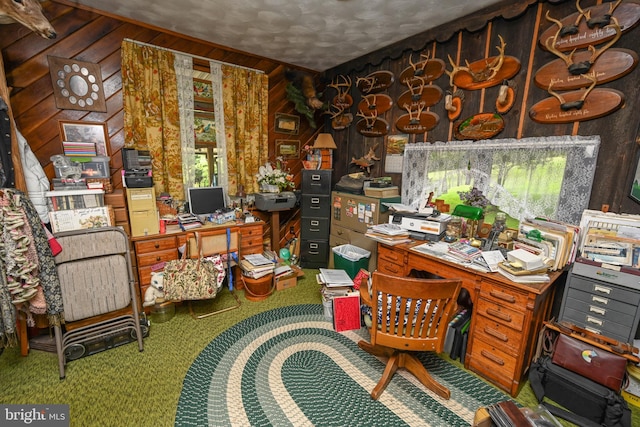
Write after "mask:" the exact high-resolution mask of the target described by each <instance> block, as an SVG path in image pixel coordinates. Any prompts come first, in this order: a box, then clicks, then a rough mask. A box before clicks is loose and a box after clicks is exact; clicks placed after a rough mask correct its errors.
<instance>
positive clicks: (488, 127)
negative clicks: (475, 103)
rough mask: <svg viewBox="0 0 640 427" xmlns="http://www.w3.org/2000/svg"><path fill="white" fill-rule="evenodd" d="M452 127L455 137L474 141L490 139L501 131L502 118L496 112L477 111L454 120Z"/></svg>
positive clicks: (502, 126)
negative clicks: (461, 118) (456, 120)
mask: <svg viewBox="0 0 640 427" xmlns="http://www.w3.org/2000/svg"><path fill="white" fill-rule="evenodd" d="M453 129H454V132H453V136H455V137H456V139H460V140H465V139H471V140H474V141H478V140H481V139H490V138H493V137H494V136H496V135H497V134H499V133H500V132H502V130H503V129H504V120H503V119H502V116H501V115H500V114H497V113H479V114H474V115H473V116H471V117H468V118H466V119H464V120H461V121H459V122H456V123H455V124H454V126H453Z"/></svg>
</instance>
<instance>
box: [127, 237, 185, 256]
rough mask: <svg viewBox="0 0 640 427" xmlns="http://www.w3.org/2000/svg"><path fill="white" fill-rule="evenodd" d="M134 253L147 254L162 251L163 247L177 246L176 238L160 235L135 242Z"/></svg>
mask: <svg viewBox="0 0 640 427" xmlns="http://www.w3.org/2000/svg"><path fill="white" fill-rule="evenodd" d="M135 245H136V253H137V254H138V255H140V254H147V253H150V252H156V251H163V250H165V249H171V248H177V243H176V238H175V237H174V236H172V237H161V238H158V239H153V240H144V241H141V242H136V243H135Z"/></svg>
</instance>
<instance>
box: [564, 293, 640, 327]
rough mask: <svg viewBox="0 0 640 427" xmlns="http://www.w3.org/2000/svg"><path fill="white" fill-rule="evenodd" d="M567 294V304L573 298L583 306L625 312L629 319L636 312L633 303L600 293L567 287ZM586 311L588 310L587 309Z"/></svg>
mask: <svg viewBox="0 0 640 427" xmlns="http://www.w3.org/2000/svg"><path fill="white" fill-rule="evenodd" d="M568 292H569V293H568V294H567V304H568V303H569V300H573V301H575V302H576V303H582V304H584V305H585V306H593V307H599V308H601V309H603V310H607V311H617V312H620V313H626V314H628V315H629V316H631V321H633V317H634V316H635V314H636V307H637V306H635V305H633V304H629V303H628V302H626V301H618V300H614V299H611V298H609V297H606V296H602V295H594V294H592V293H589V292H585V291H582V290H579V289H575V288H569V290H568ZM587 311H588V310H587Z"/></svg>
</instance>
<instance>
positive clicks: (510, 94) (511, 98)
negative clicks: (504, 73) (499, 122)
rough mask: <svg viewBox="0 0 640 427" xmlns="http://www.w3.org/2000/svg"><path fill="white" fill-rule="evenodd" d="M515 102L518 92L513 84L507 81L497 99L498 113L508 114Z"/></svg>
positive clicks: (501, 87)
mask: <svg viewBox="0 0 640 427" xmlns="http://www.w3.org/2000/svg"><path fill="white" fill-rule="evenodd" d="M515 101H516V91H515V89H514V87H513V86H512V85H511V83H509V81H507V80H505V81H504V82H503V83H502V85H501V86H500V90H499V91H498V96H497V97H496V112H497V113H499V114H506V113H508V112H509V110H511V107H513V104H514V103H515Z"/></svg>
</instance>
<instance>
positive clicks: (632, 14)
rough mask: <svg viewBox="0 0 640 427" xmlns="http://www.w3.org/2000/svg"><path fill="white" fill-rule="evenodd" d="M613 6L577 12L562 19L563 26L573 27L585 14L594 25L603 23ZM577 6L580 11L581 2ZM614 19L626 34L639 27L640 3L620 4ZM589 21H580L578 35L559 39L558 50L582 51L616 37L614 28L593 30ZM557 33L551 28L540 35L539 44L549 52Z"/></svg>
mask: <svg viewBox="0 0 640 427" xmlns="http://www.w3.org/2000/svg"><path fill="white" fill-rule="evenodd" d="M612 4H613V2H609V3H603V4H600V5H597V6H591V7H588V8H586V9H584V11H583V12H575V13H573V14H571V15H568V16H566V17H564V18H562V19H560V22H561V25H562V26H563V27H567V26H571V25H573V24H574V23H575V22H576V20H577V19H578V18H579V17H580V15H581V14H583V13H589V14H590V17H591V20H592V23H593V22H596V21H601V19H599V18H602V17H604V16H605V15H606V14H607V13H608V12H609V10H610V9H611V8H612ZM576 5H577V7H578V9H580V8H579V1H577V2H576ZM612 17H614V18H615V19H616V20H617V21H618V24H619V25H620V30H621V31H622V33H623V34H624V33H626V32H627V31H629V30H630V29H632V28H633V27H635V26H636V25H638V22H640V3H637V2H625V3H621V4H619V6H617V7H616V8H615V10H614V11H613V14H612ZM588 20H589V18H586V19H585V18H583V19H581V20H580V21H579V25H578V31H577V33H576V34H574V35H569V36H567V37H562V38H560V39H558V40H557V42H556V45H555V47H556V49H558V50H560V51H563V52H567V51H571V50H573V49H582V48H585V47H587V46H590V45H598V44H601V43H604V42H606V41H608V40H611V39H612V38H614V37H615V36H616V34H615V32H614V31H613V29H612V28H609V29H605V28H602V27H603V25H598V26H595V25H594V26H593V28H590V27H589V26H588V25H587V21H588ZM592 25H593V24H592ZM607 25H608V24H607ZM555 32H556V28H555V26H551V27H549V28H547V29H546V30H545V31H544V32H543V33H542V34H541V35H540V38H539V39H538V42H539V44H540V46H541V47H542V48H543V49H545V50H547V47H546V41H547V40H548V39H549V38H550V37H553V35H554V34H555Z"/></svg>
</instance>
